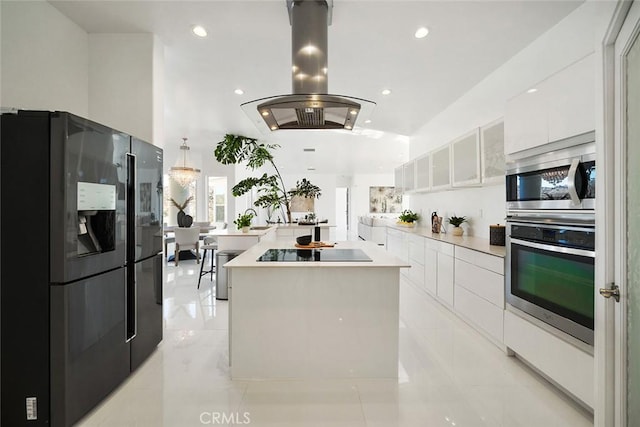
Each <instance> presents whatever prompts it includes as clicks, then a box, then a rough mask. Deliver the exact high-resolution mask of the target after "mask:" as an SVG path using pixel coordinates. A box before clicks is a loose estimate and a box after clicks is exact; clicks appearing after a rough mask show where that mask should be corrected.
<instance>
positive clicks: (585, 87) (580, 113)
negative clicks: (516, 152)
mask: <svg viewBox="0 0 640 427" xmlns="http://www.w3.org/2000/svg"><path fill="white" fill-rule="evenodd" d="M595 65H596V64H595V55H589V56H587V57H586V58H584V59H582V60H580V61H578V62H576V63H575V64H573V65H571V66H569V67H567V68H566V69H565V70H563V71H561V72H559V73H558V74H555V75H553V76H551V77H550V78H549V80H548V81H547V82H546V85H545V86H546V90H547V91H548V93H549V95H548V96H549V104H548V105H549V107H548V120H549V125H548V129H549V141H557V140H559V139H564V138H568V137H570V136H574V135H579V134H581V133H585V132H590V131H592V130H593V129H594V128H595V117H596V111H595V83H596V79H595Z"/></svg>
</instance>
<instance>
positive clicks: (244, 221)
mask: <svg viewBox="0 0 640 427" xmlns="http://www.w3.org/2000/svg"><path fill="white" fill-rule="evenodd" d="M252 219H253V214H252V213H248V214H242V215H240V214H238V218H237V219H236V220H234V221H233V223H234V224H235V225H236V227H238V230H240V229H241V228H242V227H249V226H250V225H251V220H252Z"/></svg>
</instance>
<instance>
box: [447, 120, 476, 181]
mask: <svg viewBox="0 0 640 427" xmlns="http://www.w3.org/2000/svg"><path fill="white" fill-rule="evenodd" d="M451 151H452V154H451V155H452V158H453V161H452V179H453V186H454V187H464V186H468V185H478V184H480V130H479V129H474V130H473V131H472V132H470V133H468V134H466V135H464V136H462V137H460V138H458V139H457V140H455V141H453V142H452V143H451Z"/></svg>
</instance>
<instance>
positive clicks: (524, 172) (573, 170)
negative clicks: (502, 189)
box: [506, 132, 596, 211]
mask: <svg viewBox="0 0 640 427" xmlns="http://www.w3.org/2000/svg"><path fill="white" fill-rule="evenodd" d="M577 141H578V142H580V144H579V145H574V146H570V147H567V148H562V149H559V150H552V151H547V152H545V153H544V154H540V155H535V156H530V157H526V158H523V159H519V160H517V161H513V162H509V163H508V164H507V172H506V192H507V210H509V211H515V210H539V209H544V210H571V211H574V210H594V209H595V198H596V151H595V134H594V133H593V132H590V133H588V134H584V135H580V138H577ZM585 141H588V142H585Z"/></svg>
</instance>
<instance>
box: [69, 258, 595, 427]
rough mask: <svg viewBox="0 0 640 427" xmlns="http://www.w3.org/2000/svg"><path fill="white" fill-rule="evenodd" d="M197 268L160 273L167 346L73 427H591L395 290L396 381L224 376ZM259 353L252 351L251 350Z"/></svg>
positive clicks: (213, 305) (463, 329)
mask: <svg viewBox="0 0 640 427" xmlns="http://www.w3.org/2000/svg"><path fill="white" fill-rule="evenodd" d="M198 267H199V266H198V265H196V264H195V261H187V262H181V263H180V266H179V267H178V268H176V267H174V266H173V264H172V263H171V264H169V265H167V267H166V272H165V276H166V285H165V300H164V302H165V304H164V312H165V332H164V341H163V342H162V344H161V345H160V346H159V348H158V350H157V351H156V352H155V353H154V354H153V355H152V356H151V358H150V359H149V360H148V361H147V362H146V363H145V364H144V365H143V366H142V367H141V368H140V369H139V370H138V371H137V372H136V373H135V374H134V375H132V376H131V378H130V379H129V380H128V381H127V382H126V383H125V384H123V385H122V386H121V387H120V388H119V389H118V390H117V391H116V392H114V393H113V394H112V395H111V396H110V397H109V398H107V399H106V400H105V401H104V402H103V404H102V405H100V406H99V407H97V408H96V409H95V410H94V411H93V412H91V413H90V414H88V415H87V417H85V418H84V419H83V420H82V421H81V422H80V423H79V425H80V426H82V427H90V426H109V427H127V426H140V427H146V426H149V427H151V426H154V427H155V426H167V427H174V426H175V427H187V426H203V425H250V426H260V427H262V426H291V427H294V426H295V427H306V426H330V427H333V426H335V427H358V426H369V427H395V426H420V427H425V426H428V427H438V426H496V427H498V426H504V427H520V426H530V427H542V426H545V427H548V426H549V427H550V426H558V427H560V426H562V427H573V426H576V427H579V426H591V425H593V422H592V417H591V415H590V414H589V413H587V412H585V411H584V410H582V409H581V408H580V407H578V406H577V405H575V404H574V403H573V402H572V401H571V400H569V399H568V398H567V397H565V396H564V395H563V394H562V393H560V392H558V391H557V390H556V389H554V388H553V387H551V386H550V385H549V384H548V383H547V382H546V381H544V380H543V379H541V378H540V377H539V376H537V375H536V374H535V373H533V372H532V371H531V370H529V369H528V368H526V367H525V366H524V365H523V364H522V363H520V362H519V361H518V360H517V359H515V358H511V357H507V356H506V355H505V354H504V353H502V352H501V351H500V350H499V349H498V348H497V347H495V346H494V345H492V344H490V343H489V342H488V341H486V340H485V339H484V338H483V337H481V336H480V335H479V334H477V333H476V332H475V331H474V330H473V329H471V328H470V327H469V326H467V325H466V324H465V323H464V322H462V321H461V320H459V319H458V318H457V317H456V316H454V315H453V314H451V313H450V312H448V311H447V310H446V309H445V308H443V307H442V306H440V305H439V304H438V303H437V302H435V301H433V300H432V299H430V298H429V297H427V296H426V295H425V294H424V293H422V292H421V291H418V290H417V289H415V288H414V287H412V286H411V285H409V284H406V283H402V284H401V294H400V295H401V297H400V304H401V308H400V316H401V319H400V366H399V378H398V380H393V381H392V380H365V379H354V380H327V381H254V382H251V381H232V380H231V379H230V378H229V368H228V341H227V339H228V332H227V314H228V312H227V303H226V301H216V299H215V295H214V292H215V290H214V289H215V286H212V283H213V282H210V281H209V279H208V278H203V281H202V285H201V287H200V290H197V289H196V284H197V280H198V276H197V274H198V270H197V269H198ZM256 357H260V355H256Z"/></svg>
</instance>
